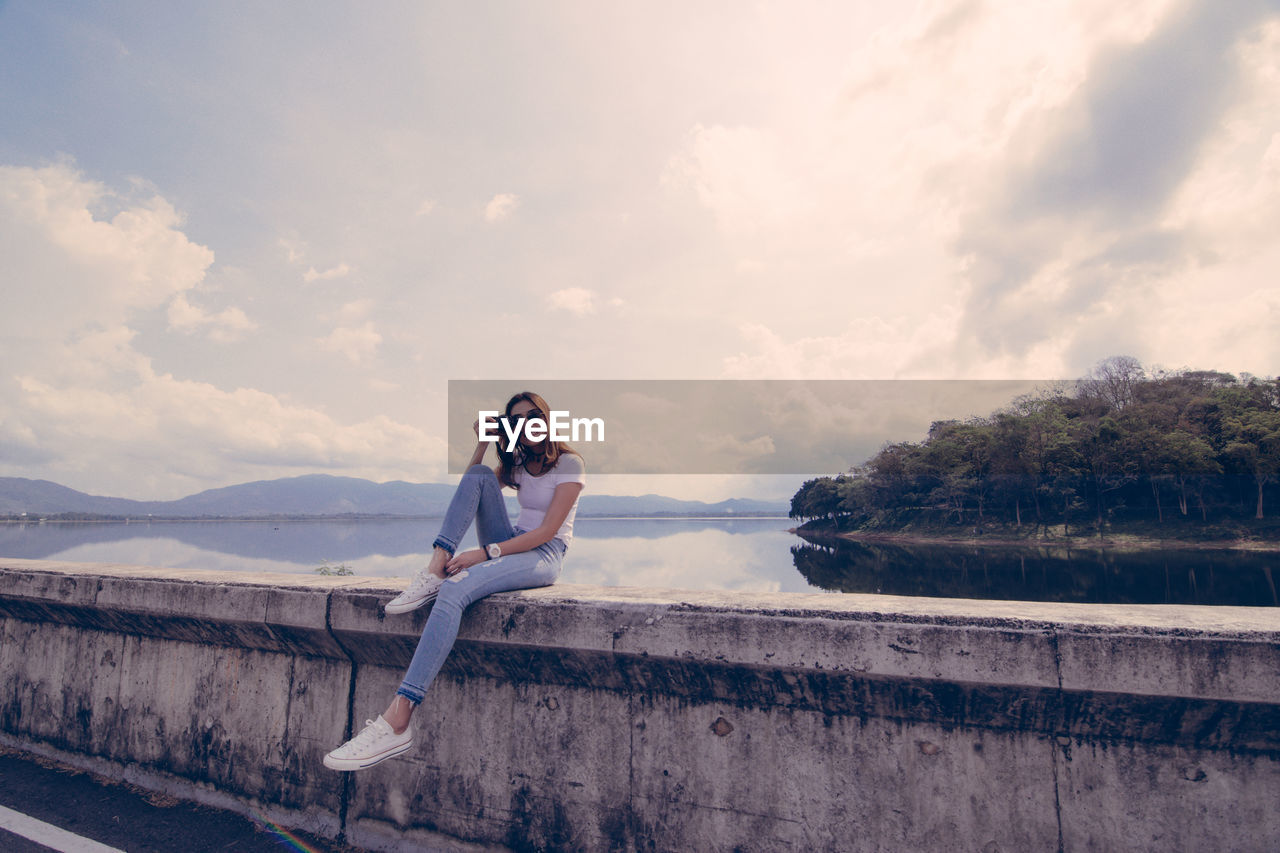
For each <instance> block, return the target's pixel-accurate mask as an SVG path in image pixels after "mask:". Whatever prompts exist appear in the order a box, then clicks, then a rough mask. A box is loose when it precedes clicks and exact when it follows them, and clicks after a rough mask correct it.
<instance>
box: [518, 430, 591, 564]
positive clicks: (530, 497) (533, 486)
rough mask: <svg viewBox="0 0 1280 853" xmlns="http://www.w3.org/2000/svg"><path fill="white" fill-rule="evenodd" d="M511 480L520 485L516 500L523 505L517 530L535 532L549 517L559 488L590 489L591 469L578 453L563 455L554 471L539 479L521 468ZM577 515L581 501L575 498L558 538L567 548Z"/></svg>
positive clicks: (541, 475) (557, 535) (543, 474)
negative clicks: (569, 485)
mask: <svg viewBox="0 0 1280 853" xmlns="http://www.w3.org/2000/svg"><path fill="white" fill-rule="evenodd" d="M511 479H512V480H514V481H515V482H516V483H517V484H518V485H519V486H520V488H518V489H516V500H517V501H519V502H520V515H519V516H518V517H517V518H516V527H519V528H521V529H523V530H533V529H535V528H537V526H538V525H539V524H542V519H543V518H545V517H546V515H547V508H548V507H550V506H551V498H552V496H553V495H554V494H555V491H556V486H558V485H560V484H561V483H582V485H583V487H584V488H585V487H586V485H587V468H586V465H585V464H583V461H582V457H581V456H578V455H577V454H575V453H561V454H560V458H559V459H557V460H556V465H555V467H554V468H552V469H551V470H550V471H546V472H544V473H542V474H540V475H539V476H537V477H535V476H533V475H532V474H530V473H529V472H528V471H526V470H524V466H517V467H516V469H515V470H514V471H512V472H511ZM577 514H578V499H577V498H574V499H573V506H571V507H570V508H569V514H568V515H566V516H565V518H564V523H563V524H561V525H560V529H559V530H558V531H556V535H555V538H557V539H560V540H561V541H563V542H564V544H565V545H568V544H569V540H571V539H572V538H573V518H574V516H575V515H577Z"/></svg>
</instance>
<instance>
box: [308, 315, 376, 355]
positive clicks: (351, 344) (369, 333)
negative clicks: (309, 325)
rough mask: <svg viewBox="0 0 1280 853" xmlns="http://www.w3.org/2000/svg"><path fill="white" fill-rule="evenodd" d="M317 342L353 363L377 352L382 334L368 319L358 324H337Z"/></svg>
mask: <svg viewBox="0 0 1280 853" xmlns="http://www.w3.org/2000/svg"><path fill="white" fill-rule="evenodd" d="M317 342H318V343H319V344H320V346H322V347H324V348H325V349H327V350H330V351H332V352H338V353H342V354H343V355H345V356H346V357H347V358H348V359H350V360H351V362H352V363H353V364H363V363H365V362H367V361H369V360H371V359H372V358H373V357H374V356H375V355H376V354H377V352H378V345H379V344H381V343H382V335H380V334H379V333H378V331H377V330H376V329H375V328H374V326H373V321H372V320H368V321H366V322H364V323H362V324H361V325H359V326H339V327H338V328H336V329H334V330H333V331H332V332H330V333H329V335H328V336H326V337H323V338H319V339H317Z"/></svg>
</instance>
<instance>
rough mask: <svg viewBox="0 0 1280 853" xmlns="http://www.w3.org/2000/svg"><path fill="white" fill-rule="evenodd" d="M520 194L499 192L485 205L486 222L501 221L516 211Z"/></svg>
mask: <svg viewBox="0 0 1280 853" xmlns="http://www.w3.org/2000/svg"><path fill="white" fill-rule="evenodd" d="M519 205H520V196H518V195H516V194H515V193H498V194H497V195H495V196H494V197H493V198H491V199H489V203H488V204H486V205H485V206H484V220H485V222H501V221H502V220H504V219H506V218H507V217H509V216H510V215H511V214H512V213H514V212H515V209H516V208H517V207H518V206H519Z"/></svg>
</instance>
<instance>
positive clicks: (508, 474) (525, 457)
mask: <svg viewBox="0 0 1280 853" xmlns="http://www.w3.org/2000/svg"><path fill="white" fill-rule="evenodd" d="M521 400H527V401H529V402H530V403H532V404H533V406H534V408H536V409H537V410H538V411H540V412H542V417H543V419H544V420H546V421H547V434H546V436H545V437H544V438H543V439H542V441H539V442H538V443H537V444H535V445H533V446H531V447H525V446H524V444H523V443H522V442H520V441H517V442H516V447H515V450H514V451H512V452H508V451H507V448H506V445H505V444H503V442H501V441H499V442H497V446H498V470H497V472H496V473H497V475H498V482H499V483H502V484H503V485H504V486H510V487H511V488H513V489H518V488H519V486H517V485H516V483H515V480H514V479H513V476H514V474H515V470H516V468H521V467H523V468H524V470H525V472H526V473H528V472H529V463H530V462H536V461H539V460H541V462H542V469H541V470H540V471H538V476H541V475H543V474H545V473H546V472H548V471H550V470H551V469H552V468H554V467H555V466H556V462H557V461H558V460H559V459H560V454H561V453H572V454H574V455H575V456H580V455H581V454H580V453H578V451H576V450H574V449H573V448H572V447H570V446H569V445H568V444H566V443H565V442H563V441H552V440H551V407H550V406H548V405H547V401H546V400H544V399H542V397H541V396H540V395H538V394H535V393H533V392H532V391H521V392H520V393H519V394H516V395H514V396H513V397H512V398H511V399H510V400H508V401H507V408H506V411H505V412H503V414H504V415H506V417H508V418H509V417H511V409H512V408H513V407H514V406H515V404H516V403H519V402H520V401H521ZM521 434H523V429H522V430H521Z"/></svg>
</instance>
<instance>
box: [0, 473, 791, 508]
mask: <svg viewBox="0 0 1280 853" xmlns="http://www.w3.org/2000/svg"><path fill="white" fill-rule="evenodd" d="M453 490H454V487H453V486H450V485H447V484H444V483H406V482H403V481H399V480H397V481H395V482H390V483H374V482H372V481H370V480H362V479H359V478H356V477H334V476H331V475H328V474H308V475H305V476H302V477H287V478H284V479H280V480H259V481H257V482H253V483H242V484H240V485H237V486H226V487H224V488H220V489H209V490H208V491H204V492H200V493H199V494H195V495H190V496H188V497H185V498H181V499H179V500H176V501H135V500H129V499H127V498H112V497H99V496H96V495H87V494H85V493H84V492H77V491H76V490H74V489H69V488H67V487H66V486H60V485H58V484H57V483H51V482H49V481H48V480H28V479H25V478H22V477H0V515H5V516H17V515H21V514H22V513H26V514H27V515H29V516H49V515H59V514H64V513H75V514H82V515H103V516H124V517H131V518H138V517H144V516H148V515H150V516H154V517H157V518H246V517H262V516H337V515H386V516H439V515H443V514H444V511H445V509H446V508H447V507H448V505H449V500H450V498H452V497H453ZM507 506H508V509H509V510H510V511H512V512H514V511H515V510H516V501H515V498H514V497H508V498H507ZM788 508H789V507H788V505H787V504H785V503H782V502H770V501H758V500H750V499H745V498H731V499H729V500H724V501H719V502H717V503H707V502H705V501H683V500H678V499H676V498H669V497H664V496H662V495H641V496H638V497H634V496H626V495H592V494H584V495H583V496H582V499H581V501H580V502H579V504H578V514H579V515H582V516H588V515H752V514H754V515H762V514H774V513H776V514H779V515H785V514H786V512H787V510H788Z"/></svg>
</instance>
